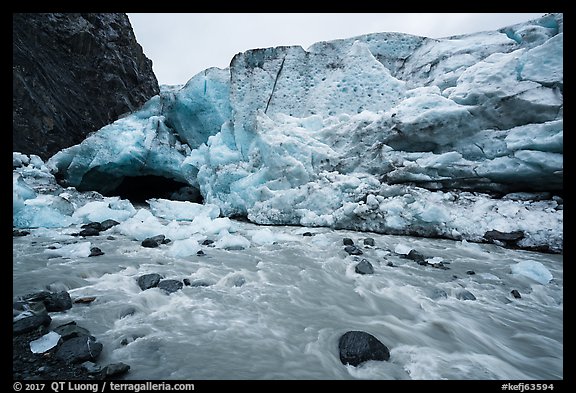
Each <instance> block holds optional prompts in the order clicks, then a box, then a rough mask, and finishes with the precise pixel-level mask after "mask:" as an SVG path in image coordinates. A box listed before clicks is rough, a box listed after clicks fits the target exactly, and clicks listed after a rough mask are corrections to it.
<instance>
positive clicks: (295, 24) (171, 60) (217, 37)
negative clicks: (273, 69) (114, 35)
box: [128, 13, 545, 85]
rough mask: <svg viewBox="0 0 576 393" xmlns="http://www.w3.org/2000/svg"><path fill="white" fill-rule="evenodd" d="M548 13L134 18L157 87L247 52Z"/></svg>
mask: <svg viewBox="0 0 576 393" xmlns="http://www.w3.org/2000/svg"><path fill="white" fill-rule="evenodd" d="M544 14H545V13H475V14H463V13H447V14H439V13H189V14H187V13H178V14H170V13H136V14H133V13H129V14H128V17H129V18H130V22H131V24H132V28H133V29H134V33H135V35H136V39H137V40H138V43H139V44H140V45H141V46H142V48H143V49H144V53H145V54H146V56H147V57H148V58H150V59H151V60H152V62H153V69H154V73H155V74H156V78H157V79H158V83H160V84H161V85H162V84H168V85H170V84H184V83H186V82H187V81H188V80H189V79H190V78H192V77H193V76H194V75H196V74H197V73H199V72H201V71H203V70H205V69H206V68H209V67H219V68H226V67H228V65H229V64H230V61H231V60H232V57H234V55H235V54H237V53H239V52H244V51H246V50H248V49H255V48H267V47H274V46H280V45H300V46H302V47H303V48H304V49H307V48H308V47H309V46H310V45H312V44H313V43H315V42H318V41H330V40H335V39H339V38H350V37H354V36H358V35H362V34H368V33H378V32H401V33H408V34H413V35H419V36H425V37H431V38H440V37H447V36H452V35H460V34H467V33H475V32H479V31H490V30H497V29H499V28H501V27H505V26H509V25H513V24H516V23H521V22H526V21H528V20H531V19H535V18H538V17H540V16H542V15H544Z"/></svg>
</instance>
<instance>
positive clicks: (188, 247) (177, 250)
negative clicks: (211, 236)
mask: <svg viewBox="0 0 576 393" xmlns="http://www.w3.org/2000/svg"><path fill="white" fill-rule="evenodd" d="M198 240H199V238H188V239H182V240H175V241H174V243H173V244H172V246H170V250H169V251H168V254H169V255H171V256H173V257H181V258H182V257H187V256H190V255H195V254H196V253H197V252H198V251H200V250H201V249H202V247H201V246H200V244H199V243H198Z"/></svg>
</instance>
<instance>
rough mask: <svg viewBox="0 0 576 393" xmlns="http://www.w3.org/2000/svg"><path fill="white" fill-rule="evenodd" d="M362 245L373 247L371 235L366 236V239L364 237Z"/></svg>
mask: <svg viewBox="0 0 576 393" xmlns="http://www.w3.org/2000/svg"><path fill="white" fill-rule="evenodd" d="M364 245H365V246H370V247H374V246H375V245H376V242H375V241H374V239H372V238H371V237H367V238H366V239H364Z"/></svg>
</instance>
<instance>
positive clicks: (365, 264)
mask: <svg viewBox="0 0 576 393" xmlns="http://www.w3.org/2000/svg"><path fill="white" fill-rule="evenodd" d="M354 271H355V272H356V273H358V274H374V267H373V266H372V264H371V263H370V262H369V261H368V260H367V259H362V260H361V261H360V262H359V263H358V264H357V265H356V267H355V268H354Z"/></svg>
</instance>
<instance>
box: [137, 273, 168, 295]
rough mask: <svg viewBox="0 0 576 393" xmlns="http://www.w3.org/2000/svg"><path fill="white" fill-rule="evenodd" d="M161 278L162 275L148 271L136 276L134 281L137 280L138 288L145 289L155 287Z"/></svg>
mask: <svg viewBox="0 0 576 393" xmlns="http://www.w3.org/2000/svg"><path fill="white" fill-rule="evenodd" d="M161 279H162V276H161V275H159V274H158V273H150V274H144V275H143V276H140V277H138V279H137V280H136V281H137V282H138V286H139V287H140V289H142V290H143V291H145V290H147V289H150V288H154V287H157V286H158V283H159V282H160V280H161Z"/></svg>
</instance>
